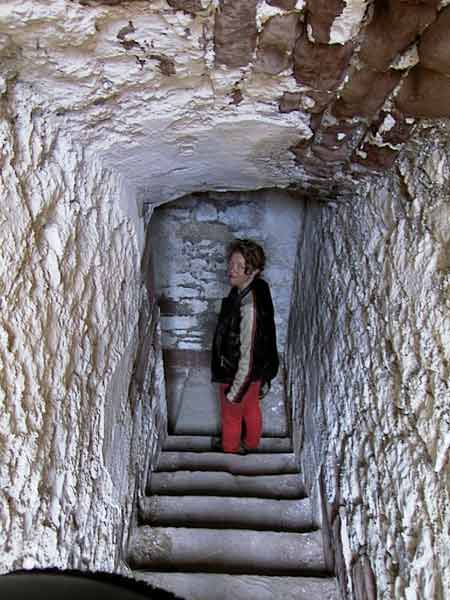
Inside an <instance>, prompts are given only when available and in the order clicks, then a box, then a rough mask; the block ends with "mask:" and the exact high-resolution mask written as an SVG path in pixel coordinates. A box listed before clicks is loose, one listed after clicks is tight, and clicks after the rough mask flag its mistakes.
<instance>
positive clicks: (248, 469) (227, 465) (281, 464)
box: [156, 452, 298, 475]
mask: <svg viewBox="0 0 450 600" xmlns="http://www.w3.org/2000/svg"><path fill="white" fill-rule="evenodd" d="M160 471H226V472H228V473H233V474H234V475H276V474H280V475H281V474H289V473H298V465H297V460H296V457H295V455H294V454H293V453H289V454H287V453H278V454H248V455H246V456H239V455H238V454H225V453H223V452H162V453H161V455H160V457H159V461H158V464H157V468H156V472H160Z"/></svg>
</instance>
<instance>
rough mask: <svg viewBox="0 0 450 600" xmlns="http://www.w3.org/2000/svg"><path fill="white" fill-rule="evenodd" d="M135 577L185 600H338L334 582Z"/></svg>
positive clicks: (144, 573) (255, 577)
mask: <svg viewBox="0 0 450 600" xmlns="http://www.w3.org/2000/svg"><path fill="white" fill-rule="evenodd" d="M133 575H134V577H135V578H136V579H138V580H140V581H145V582H146V583H149V584H151V585H154V586H157V587H160V588H162V589H164V590H168V591H169V592H172V593H173V594H175V595H176V596H179V597H180V598H184V599H185V600H339V598H340V595H339V594H338V591H337V586H336V581H335V579H333V578H331V577H330V578H325V577H324V578H321V577H268V576H264V575H226V574H218V573H163V572H158V573H155V572H147V571H135V572H134V573H133Z"/></svg>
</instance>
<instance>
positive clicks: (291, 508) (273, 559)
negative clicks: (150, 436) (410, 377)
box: [128, 368, 338, 600]
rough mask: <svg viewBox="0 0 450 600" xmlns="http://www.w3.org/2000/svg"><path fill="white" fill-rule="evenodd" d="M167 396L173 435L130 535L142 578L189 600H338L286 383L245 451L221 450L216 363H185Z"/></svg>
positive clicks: (133, 564) (270, 401)
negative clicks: (296, 445) (293, 432)
mask: <svg viewBox="0 0 450 600" xmlns="http://www.w3.org/2000/svg"><path fill="white" fill-rule="evenodd" d="M169 393H170V394H171V398H172V402H171V406H170V411H169V414H170V420H171V426H172V434H171V435H169V436H168V437H167V439H166V442H165V446H164V448H163V452H162V453H161V456H160V459H159V462H158V465H157V468H156V470H155V471H154V472H153V473H151V474H150V477H149V486H148V490H147V496H146V497H145V498H143V499H142V500H141V503H140V507H139V518H140V524H139V527H137V528H136V530H135V531H134V532H133V534H132V536H131V540H130V546H129V555H128V561H129V564H130V566H131V568H132V569H133V572H134V576H135V578H136V579H138V580H140V581H143V582H146V583H147V584H149V585H152V586H156V587H160V588H162V589H164V590H166V591H168V592H172V593H174V594H175V595H176V596H177V597H179V598H184V599H185V600H275V599H277V600H278V599H279V598H283V599H287V600H294V599H295V600H337V598H338V594H337V591H336V584H335V579H334V577H333V576H332V574H331V573H330V569H329V566H328V565H327V561H326V555H325V553H324V548H323V539H322V533H321V531H320V529H318V527H317V524H316V523H315V522H314V518H313V514H312V510H311V503H310V500H309V498H307V497H306V496H305V487H304V484H303V480H302V476H301V474H300V473H299V469H298V462H297V460H296V457H295V455H294V453H293V452H292V444H291V439H290V436H289V435H288V433H287V429H288V428H287V420H286V410H285V407H284V399H283V395H282V393H281V389H280V386H279V385H277V386H275V387H274V389H273V391H272V392H271V394H270V396H269V397H268V398H266V399H265V400H264V403H263V414H264V419H265V425H264V436H263V438H262V440H261V443H260V446H259V448H258V449H257V450H256V451H254V452H252V453H249V454H247V455H244V456H241V455H232V454H224V453H223V452H217V451H214V449H213V448H214V440H215V436H217V434H218V433H219V431H220V415H219V410H218V401H217V391H216V389H215V386H213V385H212V384H211V383H210V382H209V370H207V369H201V368H195V369H193V368H190V369H187V368H186V369H178V373H177V376H176V377H173V378H172V380H171V389H170V390H169Z"/></svg>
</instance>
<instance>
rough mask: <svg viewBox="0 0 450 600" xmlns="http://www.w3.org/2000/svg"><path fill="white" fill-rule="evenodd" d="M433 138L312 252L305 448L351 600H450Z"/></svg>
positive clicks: (303, 316)
mask: <svg viewBox="0 0 450 600" xmlns="http://www.w3.org/2000/svg"><path fill="white" fill-rule="evenodd" d="M420 135H421V137H417V138H416V139H415V141H414V142H411V143H410V144H409V145H408V147H407V149H406V150H405V151H404V153H403V154H402V158H401V160H400V163H399V168H398V170H397V171H396V172H395V173H393V174H392V175H391V176H389V177H385V178H383V179H380V180H378V182H376V183H375V184H374V185H373V186H372V187H371V188H370V189H368V190H361V195H360V198H359V200H358V201H356V202H355V203H354V205H353V206H350V205H348V206H340V207H335V208H333V207H327V208H324V207H321V206H319V205H315V206H313V205H311V206H309V207H307V208H306V209H305V215H304V220H303V224H304V225H303V231H302V235H303V238H302V242H301V244H300V245H299V254H298V277H297V283H296V288H295V289H294V293H293V295H294V298H295V302H294V306H293V312H292V317H291V321H290V333H289V349H288V368H289V390H290V395H291V398H292V401H293V402H294V404H295V415H294V418H295V429H296V435H295V438H296V439H295V446H296V450H297V451H298V452H299V454H300V456H301V462H302V466H303V469H304V472H305V476H306V479H307V482H308V486H309V488H310V490H311V491H313V492H314V494H316V498H317V499H318V504H320V502H322V503H323V510H324V515H323V516H324V529H325V532H326V533H327V536H326V537H327V538H328V540H327V542H326V543H328V542H329V543H331V546H332V549H333V552H334V558H335V561H336V566H337V570H338V574H339V578H340V582H341V586H342V588H343V589H344V590H345V591H346V592H347V594H348V598H357V599H365V598H370V599H372V598H383V599H391V598H402V599H403V598H406V599H408V600H419V599H425V598H426V599H430V600H431V599H433V600H442V599H443V598H449V590H450V579H449V577H450V574H449V570H448V565H449V561H450V556H449V548H450V540H449V525H450V509H449V506H450V498H449V490H450V485H449V484H450V481H449V464H448V457H449V446H450V430H449V411H448V406H449V404H448V398H449V364H450V362H449V361H450V345H449V342H450V339H449V336H450V318H449V298H450V296H449V291H450V288H449V282H450V279H449V273H450V271H449V266H450V262H449V242H450V226H449V223H450V196H449V192H448V190H449V182H450V168H449V165H450V147H449V144H448V127H446V126H444V125H443V124H441V125H437V126H434V127H430V128H426V127H424V129H423V130H422V131H421V132H420ZM433 138H434V140H435V141H434V142H433V141H432V140H433Z"/></svg>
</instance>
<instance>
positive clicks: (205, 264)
mask: <svg viewBox="0 0 450 600" xmlns="http://www.w3.org/2000/svg"><path fill="white" fill-rule="evenodd" d="M299 226H300V212H299V205H298V202H297V201H296V200H294V199H293V198H292V197H291V196H290V195H289V194H288V193H287V192H283V191H280V190H277V191H271V190H265V191H259V192H258V191H256V192H247V193H242V192H227V193H209V194H206V193H205V194H193V195H191V196H188V197H186V198H183V199H180V200H178V201H176V202H171V203H169V204H166V205H164V206H163V207H161V208H159V209H157V210H156V211H155V212H154V214H153V216H152V220H151V224H150V227H151V238H152V244H153V247H154V257H155V258H154V264H153V270H154V275H155V282H156V285H157V288H158V291H157V294H158V296H159V300H160V306H161V313H162V334H163V345H164V348H165V349H168V350H176V351H183V350H187V351H194V352H201V351H205V350H209V349H210V347H211V342H212V336H213V332H214V327H215V324H216V319H217V314H218V311H219V309H220V303H221V300H222V298H223V297H224V296H225V295H227V294H228V291H229V283H228V278H227V259H226V249H227V246H228V244H229V243H230V242H231V241H232V240H233V239H234V238H251V239H254V240H255V241H257V242H259V243H260V244H262V245H263V247H264V249H265V251H266V254H267V265H266V269H265V271H264V277H265V278H266V279H267V281H268V282H269V283H270V285H271V287H272V290H273V301H274V305H275V312H276V325H277V334H278V347H279V351H280V352H282V351H283V349H284V346H285V340H286V325H287V320H288V316H289V310H290V302H291V288H292V270H293V266H294V263H295V255H296V248H297V239H298V230H299Z"/></svg>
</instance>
